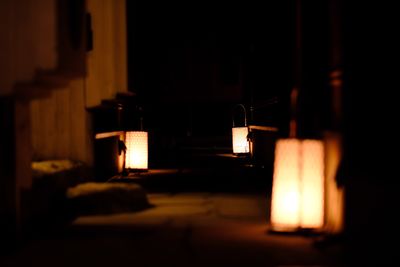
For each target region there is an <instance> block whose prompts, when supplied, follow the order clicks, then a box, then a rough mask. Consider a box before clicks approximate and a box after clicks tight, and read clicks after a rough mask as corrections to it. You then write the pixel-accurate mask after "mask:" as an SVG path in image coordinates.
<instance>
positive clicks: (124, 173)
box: [121, 169, 149, 176]
mask: <svg viewBox="0 0 400 267" xmlns="http://www.w3.org/2000/svg"><path fill="white" fill-rule="evenodd" d="M148 171H149V170H148V169H125V170H123V171H122V173H121V175H122V176H129V174H131V175H135V174H141V173H146V172H148Z"/></svg>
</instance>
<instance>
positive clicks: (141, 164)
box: [125, 131, 148, 169]
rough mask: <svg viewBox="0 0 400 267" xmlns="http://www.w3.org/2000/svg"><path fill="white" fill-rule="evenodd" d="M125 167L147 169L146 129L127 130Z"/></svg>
mask: <svg viewBox="0 0 400 267" xmlns="http://www.w3.org/2000/svg"><path fill="white" fill-rule="evenodd" d="M125 139H126V140H125V144H126V158H125V168H127V169H147V165H148V136H147V132H144V131H130V132H126V137H125Z"/></svg>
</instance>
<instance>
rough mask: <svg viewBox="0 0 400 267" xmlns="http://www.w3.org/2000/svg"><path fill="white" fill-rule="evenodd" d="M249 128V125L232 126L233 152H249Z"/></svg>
mask: <svg viewBox="0 0 400 267" xmlns="http://www.w3.org/2000/svg"><path fill="white" fill-rule="evenodd" d="M248 133H249V129H248V128H247V127H233V128H232V147H233V153H249V151H250V149H249V141H248V140H247V135H248Z"/></svg>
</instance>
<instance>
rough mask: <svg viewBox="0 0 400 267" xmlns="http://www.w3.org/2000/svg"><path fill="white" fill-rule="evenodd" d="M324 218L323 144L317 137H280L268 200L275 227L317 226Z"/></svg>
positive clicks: (319, 225)
mask: <svg viewBox="0 0 400 267" xmlns="http://www.w3.org/2000/svg"><path fill="white" fill-rule="evenodd" d="M323 219H324V146H323V143H322V142H321V141H318V140H298V139H294V138H293V139H282V140H279V141H278V142H277V144H276V148H275V163H274V177H273V187H272V201H271V225H272V228H273V229H274V230H278V231H279V230H282V231H290V230H296V229H298V228H320V227H322V226H323Z"/></svg>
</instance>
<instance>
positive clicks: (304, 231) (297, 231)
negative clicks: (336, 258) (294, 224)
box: [267, 227, 324, 236]
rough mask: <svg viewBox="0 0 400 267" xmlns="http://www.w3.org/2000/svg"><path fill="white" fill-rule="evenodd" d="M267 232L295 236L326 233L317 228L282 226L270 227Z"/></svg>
mask: <svg viewBox="0 0 400 267" xmlns="http://www.w3.org/2000/svg"><path fill="white" fill-rule="evenodd" d="M267 232H268V233H269V234H274V235H275V234H276V235H295V236H320V235H322V234H324V231H323V230H322V229H315V228H301V227H298V228H280V227H270V228H269V229H268V230H267Z"/></svg>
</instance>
